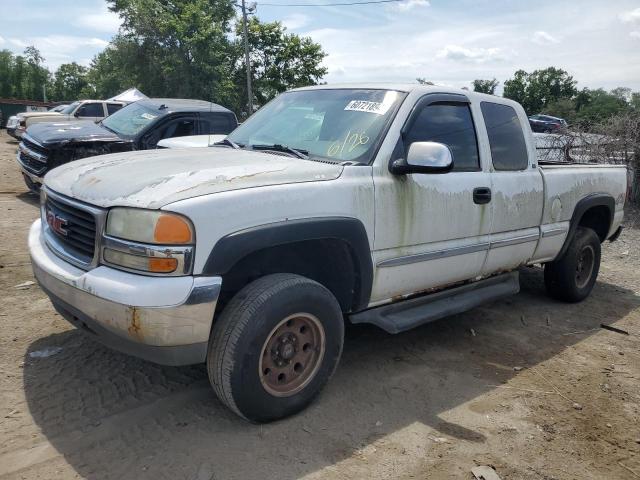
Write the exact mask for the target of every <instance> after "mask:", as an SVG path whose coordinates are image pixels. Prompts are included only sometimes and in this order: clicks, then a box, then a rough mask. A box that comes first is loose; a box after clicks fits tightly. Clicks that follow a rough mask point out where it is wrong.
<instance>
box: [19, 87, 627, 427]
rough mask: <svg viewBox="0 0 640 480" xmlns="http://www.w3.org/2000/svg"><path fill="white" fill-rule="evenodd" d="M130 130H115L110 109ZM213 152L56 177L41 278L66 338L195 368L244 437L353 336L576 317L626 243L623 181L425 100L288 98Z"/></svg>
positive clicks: (507, 104) (384, 93) (289, 406)
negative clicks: (527, 289) (504, 301)
mask: <svg viewBox="0 0 640 480" xmlns="http://www.w3.org/2000/svg"><path fill="white" fill-rule="evenodd" d="M123 111H124V110H123ZM224 145H226V146H217V147H212V148H206V149H193V150H190V151H185V150H155V151H150V152H134V153H126V154H115V155H109V156H106V157H99V158H89V159H85V160H81V161H78V162H75V163H73V164H69V165H65V166H62V167H60V168H57V169H55V170H53V171H51V172H49V173H48V174H47V176H46V178H45V188H43V189H42V197H41V204H42V219H41V220H38V221H36V222H35V223H34V224H33V226H32V227H31V230H30V233H29V249H30V253H31V259H32V264H33V269H34V272H35V277H36V278H37V280H38V282H39V283H40V285H41V286H42V288H43V289H44V291H45V292H46V293H47V294H48V295H49V297H50V298H51V301H52V303H53V305H54V306H55V308H56V309H57V310H58V312H60V314H61V315H63V316H64V317H65V318H67V319H68V320H69V321H70V322H71V323H73V324H74V325H76V326H78V327H79V328H81V329H83V330H84V331H85V332H87V333H88V334H89V335H91V336H92V337H94V338H95V339H97V340H99V341H101V342H103V343H105V344H106V345H109V346H111V347H112V348H114V349H117V350H120V351H123V352H126V353H129V354H132V355H136V356H138V357H141V358H144V359H147V360H150V361H153V362H158V363H162V364H168V365H185V364H193V363H200V362H206V364H207V369H208V373H209V378H210V381H211V384H212V386H213V389H214V390H215V392H216V393H217V395H218V396H219V398H220V399H221V400H222V402H224V403H225V404H226V405H227V406H228V407H229V408H230V409H232V410H233V411H234V412H236V413H237V414H239V415H240V416H242V417H244V418H246V419H249V420H251V421H256V422H265V421H271V420H274V419H278V418H282V417H285V416H287V415H291V414H293V413H295V412H298V411H300V410H302V409H303V408H305V407H306V406H307V405H308V404H309V403H310V402H311V401H312V400H313V399H314V398H315V397H316V395H317V394H318V393H319V392H320V390H321V389H322V388H323V386H324V385H325V384H326V383H327V381H328V380H329V378H330V377H331V375H332V374H333V372H334V371H335V369H336V366H337V364H338V360H339V358H340V355H341V351H342V347H343V335H344V319H345V318H346V319H348V321H350V322H352V323H356V324H357V323H371V324H374V325H377V326H379V327H381V328H382V329H384V330H386V331H387V332H389V333H397V332H402V331H405V330H407V329H410V328H413V327H416V326H418V325H422V324H424V323H426V322H430V321H433V320H436V319H439V318H442V317H444V316H447V315H451V314H455V313H459V312H462V311H464V310H467V309H470V308H472V307H475V306H477V305H480V304H481V303H484V302H488V301H492V300H495V299H497V298H500V297H503V296H505V295H511V294H515V293H517V292H518V291H519V279H518V271H517V268H518V267H520V266H522V265H531V264H541V263H542V264H545V273H544V278H545V284H546V286H547V290H548V292H549V294H550V295H551V296H553V297H555V298H558V299H561V300H564V301H568V302H577V301H580V300H583V299H584V298H585V297H587V296H588V295H589V293H590V292H591V289H592V288H593V285H594V283H595V281H596V277H597V275H598V269H599V265H600V255H601V250H600V248H601V247H600V245H601V243H602V242H604V241H605V240H606V239H609V240H611V241H613V240H614V239H615V238H616V237H617V236H618V235H619V233H620V231H621V228H622V227H621V222H622V219H623V207H624V203H625V192H626V183H627V176H626V170H625V168H624V167H615V166H584V165H580V166H578V165H564V166H556V165H554V166H544V165H542V166H541V165H539V164H538V162H537V161H536V149H535V144H534V141H533V139H532V135H531V130H530V128H529V127H528V125H527V117H526V115H525V112H524V110H523V109H522V108H521V107H520V105H518V104H517V103H515V102H513V101H511V100H508V99H505V98H500V97H496V96H491V95H483V94H479V93H475V92H468V91H464V90H454V89H448V88H444V87H430V86H422V85H389V86H387V87H384V86H381V85H379V84H363V85H361V86H353V85H350V86H348V87H347V86H326V85H325V86H317V87H309V88H303V89H298V90H293V91H290V92H287V93H284V94H282V95H280V96H279V97H277V98H276V99H275V100H273V101H272V102H270V103H269V104H268V105H266V106H264V107H263V108H262V109H260V110H259V111H258V112H257V113H255V114H254V115H253V116H252V117H251V118H249V119H248V120H247V121H246V122H244V123H243V124H242V125H241V126H240V127H238V128H237V129H236V130H235V131H234V132H232V133H231V134H230V135H228V136H227V138H226V139H225V140H224Z"/></svg>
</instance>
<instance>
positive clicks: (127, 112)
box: [17, 98, 237, 192]
mask: <svg viewBox="0 0 640 480" xmlns="http://www.w3.org/2000/svg"><path fill="white" fill-rule="evenodd" d="M236 125H237V121H236V117H235V115H234V113H233V112H232V111H230V110H228V109H226V108H224V107H221V106H220V105H216V104H214V103H210V102H204V101H201V100H183V99H175V98H152V99H147V100H139V101H137V102H135V103H131V104H129V105H127V106H126V107H124V108H122V109H121V110H119V111H118V112H116V113H114V114H113V115H111V116H109V117H107V118H105V119H104V120H102V121H101V122H99V123H97V124H96V123H93V122H76V123H65V124H59V123H46V124H45V123H43V124H38V125H33V126H32V127H29V131H28V132H27V133H26V134H25V135H24V136H23V138H22V143H20V145H19V150H18V157H17V159H18V164H19V165H20V168H21V169H22V173H23V176H24V179H25V183H26V184H27V186H28V187H29V189H30V190H32V191H36V192H37V191H38V189H39V188H40V185H41V184H42V177H44V175H45V174H46V173H47V172H48V171H49V170H51V169H52V168H54V167H57V166H59V165H62V164H65V163H68V162H71V161H74V160H78V159H81V158H85V157H90V156H95V155H103V154H106V153H114V152H125V151H130V150H147V149H150V148H156V145H157V143H158V141H160V140H161V139H164V138H171V137H181V136H185V135H193V134H196V133H198V134H199V133H212V134H227V133H229V132H231V131H232V130H233V129H234V128H235V127H236Z"/></svg>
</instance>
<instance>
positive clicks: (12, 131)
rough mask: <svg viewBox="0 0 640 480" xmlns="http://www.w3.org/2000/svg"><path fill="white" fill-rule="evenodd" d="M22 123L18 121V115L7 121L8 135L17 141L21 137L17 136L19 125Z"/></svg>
mask: <svg viewBox="0 0 640 480" xmlns="http://www.w3.org/2000/svg"><path fill="white" fill-rule="evenodd" d="M19 122H20V120H19V119H18V116H17V115H11V116H10V117H9V118H8V119H7V125H6V128H7V133H8V134H9V135H11V136H12V137H13V138H15V139H16V140H20V137H19V136H18V135H17V134H16V128H18V123H19Z"/></svg>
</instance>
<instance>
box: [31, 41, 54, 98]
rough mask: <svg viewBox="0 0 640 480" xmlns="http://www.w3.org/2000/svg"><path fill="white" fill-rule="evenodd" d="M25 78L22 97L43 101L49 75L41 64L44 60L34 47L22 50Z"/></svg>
mask: <svg viewBox="0 0 640 480" xmlns="http://www.w3.org/2000/svg"><path fill="white" fill-rule="evenodd" d="M24 59H25V62H26V66H25V73H26V75H25V78H24V95H25V96H26V98H29V99H31V100H45V98H44V89H45V88H46V87H47V84H48V83H49V77H50V75H51V73H50V72H49V70H48V69H46V68H45V67H44V66H43V65H42V64H43V62H44V58H43V57H42V55H41V54H40V51H39V50H38V49H37V48H36V47H33V46H32V47H27V48H25V49H24Z"/></svg>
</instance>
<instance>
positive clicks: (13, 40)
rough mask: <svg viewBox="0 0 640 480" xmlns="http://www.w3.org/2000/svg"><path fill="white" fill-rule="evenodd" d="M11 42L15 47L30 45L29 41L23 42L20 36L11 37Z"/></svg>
mask: <svg viewBox="0 0 640 480" xmlns="http://www.w3.org/2000/svg"><path fill="white" fill-rule="evenodd" d="M9 43H10V44H11V45H13V46H14V47H18V48H27V47H28V46H29V44H28V43H25V42H23V41H22V40H20V39H19V38H10V39H9Z"/></svg>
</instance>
